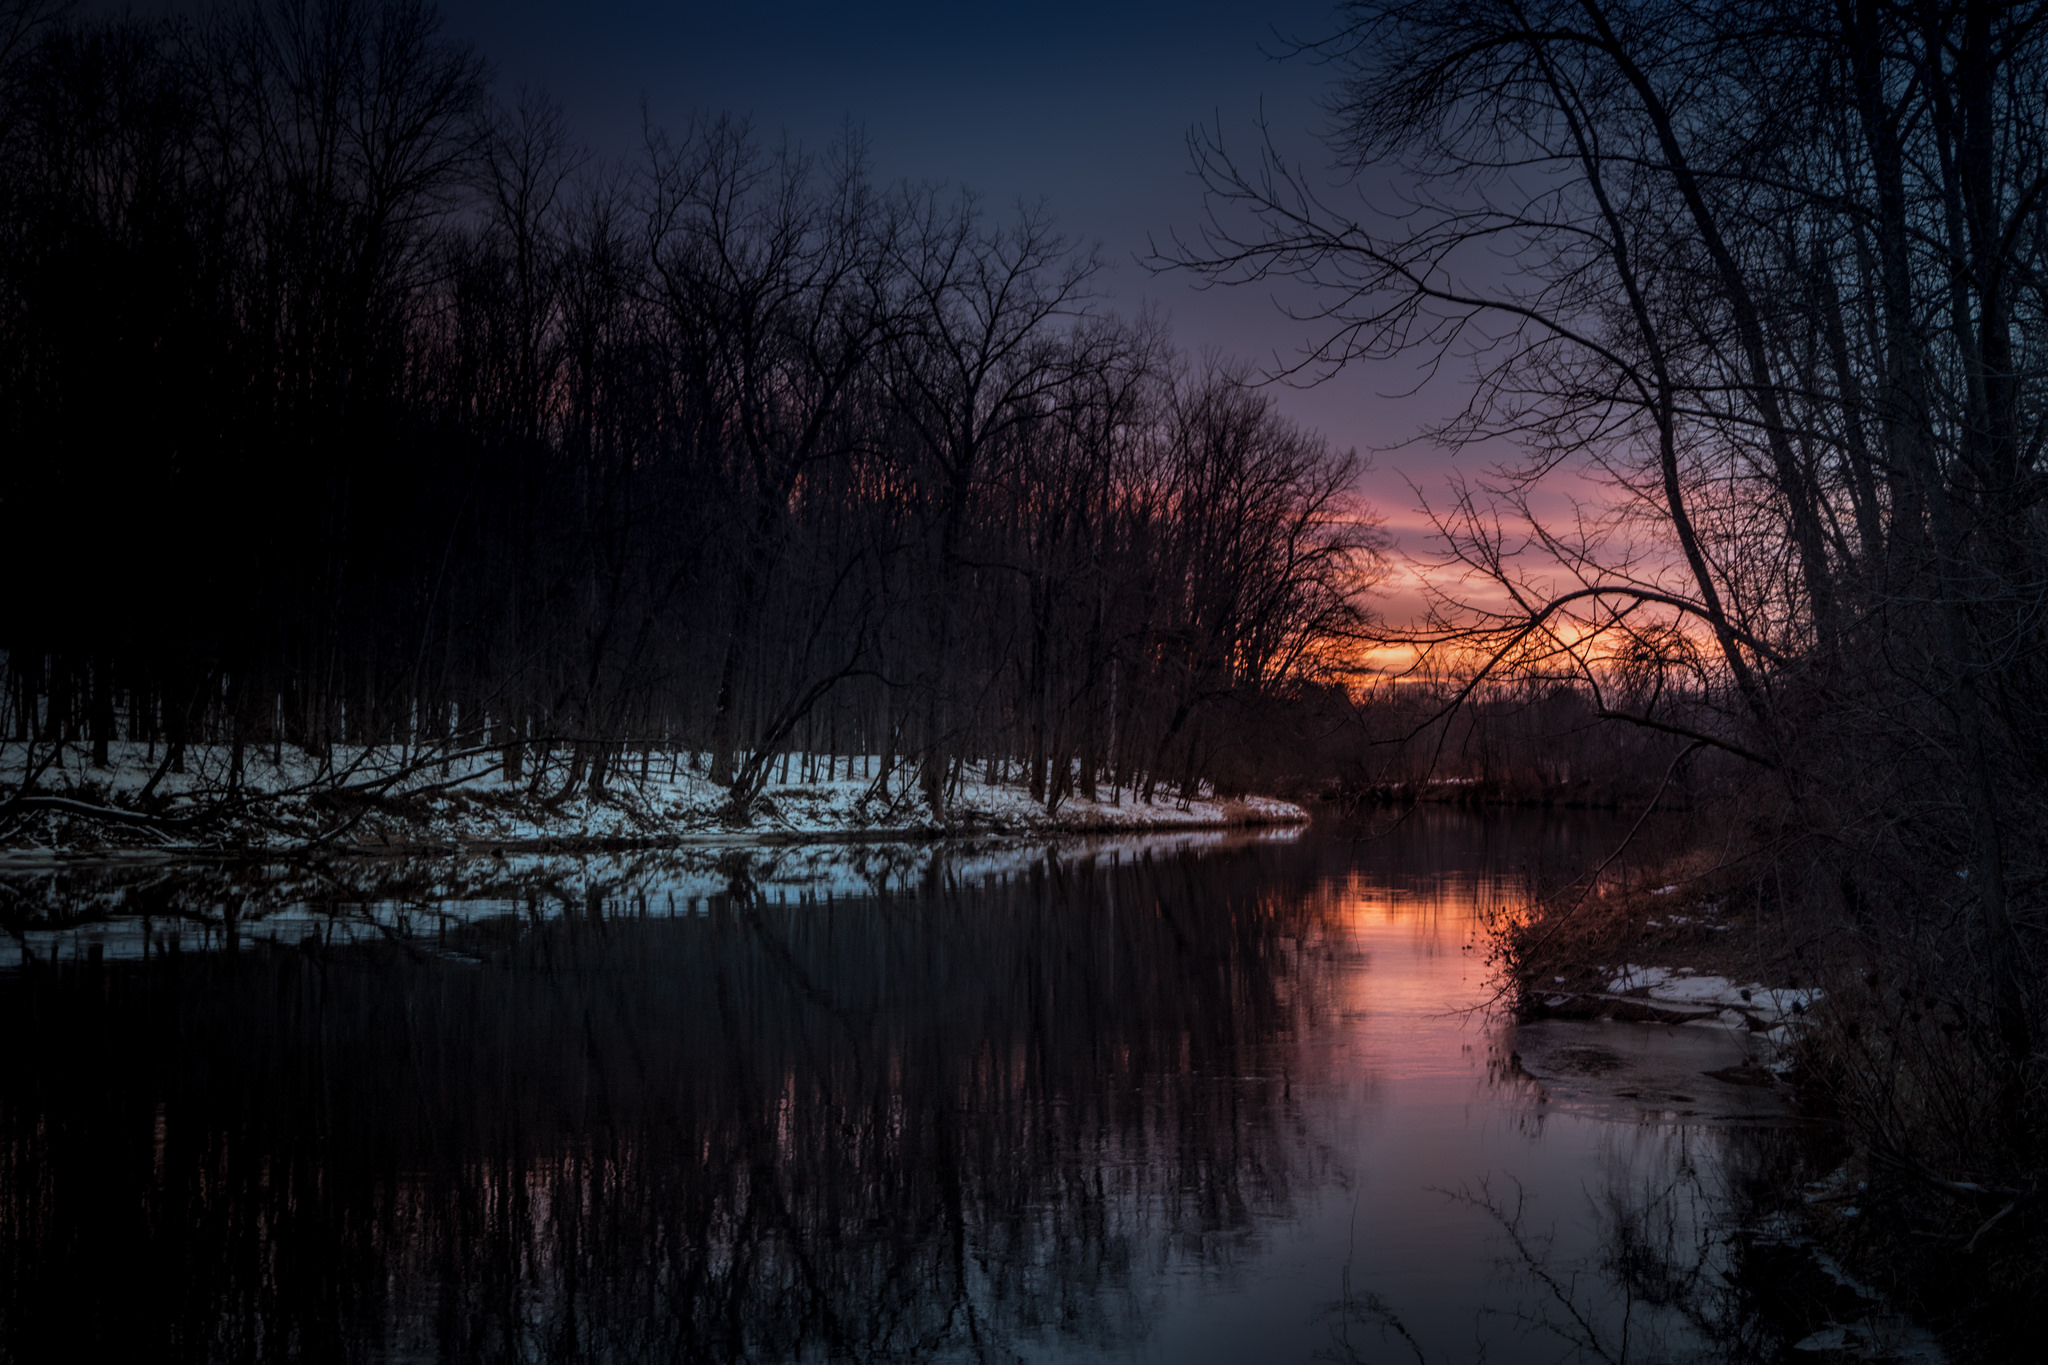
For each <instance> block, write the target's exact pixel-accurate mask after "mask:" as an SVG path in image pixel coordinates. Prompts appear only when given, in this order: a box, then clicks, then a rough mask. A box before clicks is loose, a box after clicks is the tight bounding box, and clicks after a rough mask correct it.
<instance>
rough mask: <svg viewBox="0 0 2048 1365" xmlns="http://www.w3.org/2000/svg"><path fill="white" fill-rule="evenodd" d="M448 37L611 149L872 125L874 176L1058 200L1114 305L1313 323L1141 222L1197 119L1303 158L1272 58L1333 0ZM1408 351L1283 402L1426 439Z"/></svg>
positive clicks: (1290, 82) (592, 18)
mask: <svg viewBox="0 0 2048 1365" xmlns="http://www.w3.org/2000/svg"><path fill="white" fill-rule="evenodd" d="M442 8H443V11H444V13H445V14H446V16H447V20H448V31H449V33H450V36H454V37H460V38H465V39H467V40H469V41H471V42H473V43H475V44H476V45H477V47H478V48H479V49H480V50H481V51H482V52H483V53H484V54H485V55H486V56H487V57H489V58H490V59H491V61H492V62H493V63H495V65H496V66H497V69H498V72H499V77H500V81H501V86H502V88H503V89H504V90H506V91H507V92H508V93H509V92H510V91H511V90H512V89H514V88H516V87H517V86H518V85H520V84H527V85H533V86H539V87H543V88H545V89H546V90H547V92H548V93H549V94H550V95H552V96H553V97H554V98H555V99H557V100H559V101H560V102H561V103H562V104H563V105H564V106H565V107H566V108H567V110H568V113H569V115H570V118H571V120H572V123H573V124H574V126H575V128H576V129H577V130H578V133H579V135H580V136H581V137H582V138H584V139H585V140H586V141H588V142H589V143H590V144H591V145H592V147H593V148H594V149H595V150H598V151H600V152H611V153H626V152H629V151H630V150H631V149H633V148H635V147H636V146H637V145H638V143H639V138H640V127H641V108H642V100H643V98H644V99H645V102H646V108H647V110H648V112H649V113H650V114H651V116H652V117H653V119H654V120H655V121H656V122H657V123H671V124H673V123H680V122H682V121H683V120H684V119H685V118H687V117H688V116H689V115H690V114H692V113H693V112H694V113H718V112H732V113H736V114H743V115H746V116H747V117H749V118H750V119H751V120H752V122H753V125H754V127H755V128H756V130H757V131H759V132H761V133H763V134H766V135H768V136H771V137H772V136H775V135H778V134H781V133H787V134H788V135H789V136H791V137H792V138H794V139H796V140H798V141H801V142H803V143H805V144H807V145H811V146H820V145H823V144H825V143H828V142H831V141H833V140H834V139H835V138H837V136H838V135H839V132H840V129H841V128H842V126H843V125H844V124H845V123H846V122H847V121H849V120H850V121H851V122H852V123H854V124H856V125H858V126H859V127H861V128H863V129H864V130H865V131H866V134H867V137H868V140H869V144H870V151H871V154H872V157H873V163H874V168H875V172H876V174H877V176H878V177H879V178H881V179H883V180H894V179H897V178H910V179H914V180H940V181H946V182H949V183H951V184H955V185H965V186H968V187H971V188H973V189H975V190H977V191H979V192H981V193H982V195H983V196H984V197H985V199H986V201H987V203H988V205H989V207H990V209H991V211H994V212H999V211H1003V210H1005V209H1007V208H1008V206H1010V205H1012V204H1014V203H1015V202H1016V201H1017V200H1018V199H1020V198H1021V199H1028V200H1033V201H1036V200H1038V199H1039V198H1041V197H1042V198H1044V199H1045V200H1047V201H1048V202H1049V204H1050V206H1051V207H1052V209H1053V211H1054V213H1055V214H1056V215H1057V217H1058V220H1059V223H1060V226H1061V228H1062V229H1063V230H1064V231H1065V232H1066V233H1067V234H1068V235H1069V236H1070V237H1073V238H1075V239H1078V240H1081V241H1083V242H1096V243H1099V244H1100V246H1101V250H1102V254H1103V256H1104V258H1105V259H1106V260H1107V261H1108V262H1109V263H1110V265H1111V267H1112V271H1111V273H1110V275H1109V277H1108V279H1107V287H1108V292H1109V294H1110V296H1111V298H1112V300H1113V302H1114V304H1115V305H1116V306H1117V307H1119V308H1125V309H1135V308H1136V307H1138V306H1140V305H1141V304H1142V303H1147V302H1149V303H1152V304H1154V305H1157V306H1159V307H1162V308H1164V309H1165V310H1166V311H1167V312H1168V314H1169V315H1170V317H1171V318H1172V321H1173V327H1174V337H1175V340H1176V341H1177V342H1178V343H1179V344H1180V346H1181V347H1182V348H1183V349H1184V350H1187V351H1190V352H1192V351H1196V350H1199V349H1200V348H1202V347H1204V346H1214V347H1216V348H1218V349H1220V350H1222V351H1224V352H1226V353H1228V354H1233V355H1238V356H1243V357H1245V358H1246V359H1249V360H1252V361H1254V362H1255V363H1266V364H1270V363H1271V362H1272V360H1273V358H1274V356H1275V355H1276V354H1278V355H1280V356H1283V357H1285V356H1291V354H1292V353H1293V352H1294V351H1295V350H1296V348H1298V347H1299V346H1300V345H1301V344H1302V342H1303V340H1304V339H1305V336H1306V332H1305V330H1304V328H1303V327H1302V325H1301V324H1298V323H1294V322H1291V321H1289V320H1288V319H1287V318H1285V317H1284V316H1282V315H1281V314H1280V312H1279V311H1278V310H1277V309H1276V308H1275V307H1274V305H1273V303H1272V301H1271V298H1270V297H1269V295H1268V294H1266V293H1265V292H1263V291H1261V290H1256V289H1233V290H1211V291H1207V292H1199V291H1196V290H1195V289H1193V288H1192V287H1191V281H1189V280H1188V279H1187V278H1186V277H1182V276H1173V275H1169V276H1163V277H1162V276H1155V275H1153V274H1151V273H1149V272H1148V271H1146V270H1145V269H1144V268H1142V267H1141V266H1140V265H1138V264H1137V263H1136V260H1135V259H1134V258H1135V257H1137V256H1139V255H1141V254H1143V253H1144V251H1145V248H1146V239H1147V234H1148V233H1150V234H1153V235H1155V236H1157V237H1158V238H1159V239H1160V240H1161V241H1162V243H1163V242H1164V240H1165V238H1166V237H1167V235H1168V234H1169V233H1171V232H1172V231H1174V230H1179V231H1181V232H1183V233H1188V232H1191V231H1192V230H1194V229H1195V228H1196V227H1197V226H1198V225H1199V223H1200V220H1201V213H1202V198H1201V186H1200V184H1199V182H1198V181H1196V180H1195V178H1194V177H1193V176H1192V175H1191V174H1190V171H1189V162H1188V155H1187V149H1186V138H1187V134H1188V130H1189V128H1190V127H1191V126H1193V125H1196V124H1200V123H1216V124H1220V126H1221V128H1222V130H1223V132H1224V134H1225V136H1226V137H1227V138H1228V139H1229V140H1230V141H1232V142H1233V143H1239V144H1243V145H1247V146H1248V145H1249V144H1250V143H1251V142H1252V141H1253V140H1254V139H1255V138H1256V137H1257V123H1258V120H1259V118H1260V117H1261V114H1262V113H1263V115H1264V117H1265V119H1266V120H1267V122H1268V123H1269V124H1270V125H1271V126H1272V128H1273V129H1274V132H1275V135H1276V138H1277V139H1279V140H1280V141H1281V144H1282V146H1283V147H1285V148H1287V149H1289V150H1290V151H1292V152H1293V153H1295V154H1296V155H1298V156H1299V157H1300V158H1301V159H1303V160H1304V161H1307V162H1308V163H1310V164H1311V165H1313V166H1318V167H1319V166H1322V165H1323V164H1325V163H1326V162H1327V160H1328V156H1327V153H1326V151H1325V150H1324V149H1323V147H1322V145H1321V143H1320V142H1319V140H1318V139H1317V137H1316V136H1315V130H1316V129H1317V128H1318V127H1319V126H1320V124H1321V122H1322V114H1321V111H1320V110H1319V109H1318V107H1317V105H1316V100H1317V98H1318V96H1319V95H1320V94H1321V93H1322V91H1323V89H1324V88H1325V85H1326V82H1327V73H1326V72H1324V71H1323V70H1321V69H1320V68H1318V67H1316V66H1314V65H1313V64H1311V63H1309V62H1307V61H1304V60H1301V59H1299V58H1296V59H1292V60H1285V61H1282V60H1275V59H1274V58H1273V57H1272V56H1270V55H1269V54H1270V53H1272V52H1275V51H1277V50H1278V49H1279V48H1280V47H1281V46H1282V45H1283V44H1282V40H1281V37H1280V36H1279V35H1298V36H1304V37H1306V36H1315V35H1319V34H1320V33H1321V32H1322V31H1323V30H1324V28H1325V27H1326V26H1327V25H1328V24H1329V23H1330V22H1331V9H1330V6H1329V4H1327V3H1325V0H1281V2H1279V3H1268V4H1258V3H1250V2H1249V0H1207V2H1206V3H1202V2H1196V3H1180V4H1168V3H1162V2H1161V0H1137V2H1136V3H1132V2H1131V0H1105V2H1104V3H1096V4H1087V3H1078V2H1077V0H1057V3H1051V4H1036V5H1030V6H1024V5H1003V6H974V5H957V4H956V5H938V4H929V3H894V4H874V5H845V4H841V5H830V4H816V3H795V4H778V5H753V6H745V5H732V4H717V5H714V4H701V3H679V4H657V3H649V2H648V0H588V2H587V3H584V4H581V5H576V6H569V5H560V4H547V3H539V2H538V0H511V3H503V2H500V3H492V2H491V0H443V6H442ZM1413 380H1414V376H1413V374H1412V373H1409V372H1406V371H1405V370H1404V371H1400V372H1388V373H1368V372H1365V371H1363V370H1358V371H1353V372H1350V373H1347V374H1345V375H1343V376H1341V377H1339V378H1338V379H1337V380H1335V381H1332V382H1331V383H1329V384H1326V385H1324V386H1323V387H1321V388H1319V389H1316V390H1313V391H1308V392H1287V393H1284V394H1283V395H1282V403H1283V406H1284V407H1285V408H1286V409H1287V410H1288V411H1289V412H1290V413H1291V414H1293V415H1294V416H1296V417H1297V418H1298V419H1300V420H1302V421H1303V422H1306V423H1308V424H1310V425H1312V426H1314V427H1316V428H1318V429H1320V430H1321V431H1323V432H1324V433H1325V434H1326V435H1328V436H1329V437H1330V438H1331V439H1332V440H1333V441H1334V442H1335V443H1337V444H1338V445H1340V446H1356V447H1358V448H1360V449H1361V450H1362V451H1363V450H1370V449H1373V448H1385V447H1388V446H1391V445H1394V444H1396V443H1397V442H1401V441H1403V440H1405V439H1407V438H1408V437H1410V436H1411V435H1413V433H1414V431H1415V428H1416V426H1417V425H1418V423H1419V422H1421V421H1422V420H1423V419H1424V418H1425V417H1426V416H1428V415H1430V414H1432V413H1433V412H1435V411H1439V410H1441V408H1442V407H1443V406H1444V404H1445V402H1447V401H1448V395H1447V394H1445V393H1442V392H1439V393H1436V394H1433V395H1431V399H1430V400H1429V401H1423V400H1411V401H1407V402H1391V401H1387V400H1385V399H1382V398H1380V397H1379V396H1378V395H1379V394H1380V393H1382V392H1389V391H1397V390H1400V389H1403V388H1406V387H1407V386H1409V385H1410V384H1411V383H1412V382H1413ZM1441 458H1442V457H1441V456H1440V455H1437V454H1436V453H1435V452H1433V451H1430V450H1427V449H1423V448H1411V449H1409V450H1405V451H1400V452H1393V453H1388V454H1384V455H1382V456H1380V457H1379V458H1378V461H1377V462H1378V465H1379V469H1378V471H1376V473H1375V474H1374V475H1372V476H1369V477H1368V479H1367V480H1366V483H1365V490H1366V491H1367V492H1368V493H1369V494H1370V495H1371V496H1373V497H1374V498H1375V500H1376V501H1378V502H1380V503H1381V504H1382V505H1383V506H1384V507H1385V510H1386V511H1387V512H1389V513H1390V514H1393V519H1394V520H1396V521H1399V520H1401V519H1402V518H1401V517H1400V515H1399V514H1400V513H1401V512H1402V510H1403V509H1405V506H1406V503H1407V501H1408V495H1407V491H1406V489H1405V486H1404V485H1403V484H1402V482H1401V480H1400V478H1399V477H1398V474H1397V471H1407V472H1409V473H1412V474H1417V475H1421V474H1424V473H1425V472H1426V471H1427V470H1428V469H1429V468H1430V467H1432V466H1433V465H1435V464H1437V463H1438V462H1440V460H1441Z"/></svg>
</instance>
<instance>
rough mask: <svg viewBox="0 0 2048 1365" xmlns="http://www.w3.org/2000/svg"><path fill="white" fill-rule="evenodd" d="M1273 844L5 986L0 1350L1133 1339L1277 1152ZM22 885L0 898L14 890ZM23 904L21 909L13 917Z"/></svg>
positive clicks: (1301, 889)
mask: <svg viewBox="0 0 2048 1365" xmlns="http://www.w3.org/2000/svg"><path fill="white" fill-rule="evenodd" d="M1313 871H1314V869H1313V868H1310V867H1306V866H1303V865H1301V864H1300V862H1299V861H1298V860H1297V861H1295V862H1288V861H1287V860H1285V859H1284V858H1281V857H1280V856H1278V855H1275V854H1270V853H1266V854H1262V853H1259V852H1256V851H1254V852H1252V853H1250V854H1247V855H1245V856H1241V857H1237V858H1233V859H1228V860H1206V861H1205V860H1202V859H1200V858H1199V857H1198V856H1197V855H1195V854H1192V853H1182V854H1174V855H1169V856H1162V857H1156V858H1145V859H1141V860H1139V861H1136V862H1134V863H1122V864H1118V865H1107V866H1103V865H1098V866H1092V867H1091V866H1085V865H1083V866H1076V865H1074V864H1072V863H1062V862H1059V861H1056V860H1052V859H1047V860H1046V861H1044V862H1042V863H1039V864H1037V865H1036V866H1032V867H1027V868H1025V869H1023V870H1021V871H1019V872H1017V873H1015V874H1013V875H1009V876H1007V877H1005V878H1001V879H997V880H993V881H991V882H989V883H987V884H976V883H974V882H972V881H971V880H968V879H963V877H962V876H961V875H959V874H958V871H957V869H950V868H949V866H948V861H947V859H946V857H944V856H940V857H938V858H936V859H935V860H934V861H933V862H932V863H931V865H930V866H929V867H928V868H927V869H926V871H925V874H924V875H923V877H922V879H921V881H919V882H918V883H917V884H915V885H913V886H911V887H909V888H907V889H902V890H898V891H893V892H891V893H888V894H885V895H881V896H874V897H864V898H860V899H856V900H841V899H820V900H817V901H813V902H810V903H807V904H776V903H773V902H772V901H771V900H770V899H769V898H768V897H767V896H766V895H765V894H764V893H763V891H762V889H761V886H760V884H759V883H758V882H757V881H756V880H754V879H752V878H751V877H750V876H749V875H746V871H745V869H744V868H740V869H737V870H736V871H735V874H734V875H733V876H732V877H731V878H730V880H729V882H728V886H727V889H726V891H725V892H724V893H722V894H719V895H715V896H713V897H710V898H709V899H708V900H707V901H706V902H705V903H704V904H703V905H702V906H701V911H702V912H701V913H695V914H682V915H678V916H674V917H652V916H646V915H644V914H643V913H642V912H641V911H640V910H639V909H636V902H635V901H634V899H633V898H632V896H631V894H630V891H629V889H627V890H628V893H627V894H619V892H620V891H621V888H620V887H619V886H617V885H613V886H611V887H610V888H608V889H607V888H606V887H604V886H599V888H598V890H597V891H596V892H594V893H592V894H590V895H589V896H588V897H587V899H586V903H585V904H584V905H582V906H581V907H578V908H576V912H575V913H563V914H560V915H559V916H558V917H555V918H552V919H544V918H541V917H539V916H538V915H527V916H523V917H522V916H515V915H509V914H508V915H505V916H502V917H499V918H496V919H492V920H487V921H483V922H472V923H463V924H459V925H455V926H452V927H451V926H445V925H444V926H441V927H440V928H439V929H437V930H436V932H435V934H434V936H433V937H431V938H429V939H425V940H422V941H408V942H400V943H386V944H381V945H380V944H373V943H358V944H355V945H350V946H342V945H329V946H321V945H320V944H319V943H317V942H309V943H308V944H306V945H305V946H303V947H298V948H290V947H279V946H275V945H262V946H257V947H253V948H248V949H245V950H244V951H242V952H239V953H217V954H199V953H194V952H189V951H187V952H174V953H165V952H157V953H155V954H153V955H152V956H151V957H150V959H149V960H148V961H147V962H137V963H124V962H115V961H99V960H95V959H91V958H86V959H82V960H79V961H76V962H65V963H59V964H51V963H48V962H38V963H35V964H32V965H31V966H29V967H26V968H24V969H23V970H22V971H21V972H19V973H17V974H15V975H14V976H12V977H10V978H6V979H0V1019H4V1021H5V1025H6V1027H7V1028H8V1029H9V1034H10V1036H11V1037H14V1038H18V1039H20V1038H32V1039H35V1040H36V1045H35V1047H33V1048H32V1049H24V1050H23V1051H22V1052H21V1053H20V1054H19V1055H18V1056H17V1058H16V1062H15V1064H14V1065H12V1066H10V1067H9V1068H7V1069H6V1070H5V1072H4V1073H0V1198H4V1200H5V1204H4V1206H0V1267H4V1274H0V1355H4V1356H5V1357H7V1358H11V1359H28V1358H41V1357H46V1356H49V1355H53V1354H57V1353H59V1352H62V1353H65V1354H76V1353H79V1352H82V1351H92V1352H96V1353H100V1354H107V1353H112V1352H120V1353H126V1354H129V1355H131V1356H137V1357H141V1356H148V1357H152V1358H159V1359H176V1360H213V1359H221V1360H228V1359H234V1360H258V1359H287V1358H288V1359H294V1360H325V1359H351V1360H353V1359H371V1358H377V1359H383V1358H422V1357H435V1358H442V1359H451V1360H470V1359H475V1360H484V1359H491V1360H504V1359H531V1360H542V1359H545V1360H607V1361H610V1360H619V1361H629V1360H642V1359H665V1360H666V1359H676V1360H694V1359H703V1360H712V1359H716V1360H727V1359H762V1360H786V1359H871V1360H886V1359H910V1358H934V1357H936V1358H945V1357H954V1356H957V1357H960V1358H975V1357H985V1356H989V1355H991V1354H1001V1353H1002V1352H1003V1351H1004V1350H1006V1349H1009V1348H1012V1347H1014V1346H1015V1345H1017V1344H1022V1343H1029V1342H1033V1341H1039V1340H1049V1339H1057V1340H1063V1341H1067V1342H1069V1343H1086V1344H1088V1345H1089V1346H1091V1347H1095V1348H1104V1347H1109V1346H1113V1345H1115V1344H1118V1343H1128V1342H1130V1341H1132V1340H1134V1339H1135V1338H1136V1337H1137V1336H1138V1335H1139V1334H1142V1333H1143V1331H1144V1330H1145V1325H1146V1323H1147V1321H1148V1315H1149V1314H1150V1312H1151V1306H1152V1304H1153V1302H1154V1297H1155V1296H1156V1294H1157V1293H1158V1292H1160V1291H1159V1290H1158V1288H1157V1285H1158V1283H1159V1277H1158V1274H1157V1272H1160V1271H1162V1270H1166V1269H1172V1268H1175V1267H1194V1268H1197V1269H1199V1270H1202V1271H1204V1272H1207V1273H1222V1274H1227V1273H1228V1270H1229V1267H1230V1266H1231V1264H1232V1263H1233V1260H1234V1258H1235V1257H1236V1256H1237V1255H1238V1254H1239V1253H1240V1252H1241V1251H1243V1250H1244V1249H1245V1248H1247V1247H1249V1246H1253V1245H1255V1244H1256V1243H1257V1242H1258V1239H1259V1238H1260V1236H1261V1228H1262V1225H1264V1224H1265V1223H1266V1222H1268V1221H1270V1220H1271V1219H1272V1218H1274V1217H1278V1216H1282V1215H1284V1214H1285V1213H1286V1212H1287V1210H1288V1209H1289V1208H1290V1207H1291V1204H1292V1201H1294V1200H1295V1199H1296V1198H1297V1187H1298V1185H1299V1183H1300V1181H1301V1179H1302V1173H1303V1170H1304V1168H1305V1166H1306V1164H1307V1163H1309V1162H1310V1161H1312V1160H1313V1159H1314V1158H1313V1156H1312V1153H1311V1152H1310V1149H1309V1144H1308V1142H1307V1140H1306V1138H1305V1137H1304V1136H1303V1131H1302V1128H1301V1125H1300V1122H1299V1119H1300V1116H1299V1115H1298V1114H1297V1113H1295V1112H1294V1109H1293V1105H1292V1101H1291V1100H1290V1098H1289V1084H1290V1080H1294V1079H1299V1078H1298V1077H1290V1075H1289V1073H1288V1067H1289V1066H1292V1065H1299V1064H1300V1063H1299V1061H1298V1059H1294V1058H1293V1055H1292V1054H1291V1053H1289V1052H1288V1051H1287V1050H1286V1049H1285V1048H1283V1047H1280V1046H1278V1045H1279V1044H1281V1043H1283V1042H1284V1041H1285V1040H1286V1039H1287V1038H1289V1037H1290V1036H1291V1035H1292V1034H1293V1033H1294V1032H1296V1031H1297V1030H1298V1029H1300V1028H1301V1027H1302V1026H1303V1024H1304V1023H1305V1022H1306V1021H1308V1020H1310V1019H1312V1018H1313V1017H1315V1015H1316V1013H1317V1012H1318V1011H1321V1010H1324V1009H1327V1008H1328V1007H1329V1004H1328V1001H1327V999H1326V998H1325V997H1326V991H1325V977H1326V964H1327V963H1328V962H1330V961H1333V960H1334V959H1335V954H1334V953H1330V952H1324V951H1321V950H1319V949H1318V948H1317V946H1316V945H1318V944H1325V943H1328V942H1329V941H1330V940H1331V939H1332V938H1333V936H1335V935H1336V934H1338V933H1339V932H1340V930H1339V928H1338V926H1336V925H1334V924H1333V923H1332V922H1331V921H1330V917H1329V914H1328V909H1327V905H1328V902H1327V901H1326V900H1325V899H1323V898H1319V897H1317V896H1315V895H1311V894H1309V893H1310V891H1311V889H1312V882H1313V877H1312V874H1313ZM17 889H18V888H17ZM20 906H21V902H20V901H19V900H18V901H17V907H16V908H17V910H19V909H20Z"/></svg>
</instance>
